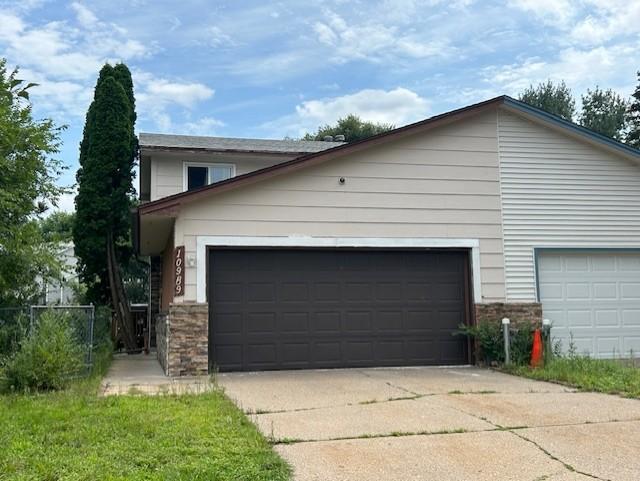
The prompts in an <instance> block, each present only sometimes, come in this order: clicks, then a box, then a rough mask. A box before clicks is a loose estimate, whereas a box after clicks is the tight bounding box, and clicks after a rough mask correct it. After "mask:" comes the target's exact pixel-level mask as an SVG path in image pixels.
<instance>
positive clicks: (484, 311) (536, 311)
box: [475, 302, 542, 325]
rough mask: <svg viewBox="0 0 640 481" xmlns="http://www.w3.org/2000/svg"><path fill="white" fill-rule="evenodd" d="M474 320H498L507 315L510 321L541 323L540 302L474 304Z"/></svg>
mask: <svg viewBox="0 0 640 481" xmlns="http://www.w3.org/2000/svg"><path fill="white" fill-rule="evenodd" d="M475 311H476V322H494V321H495V322H500V321H501V320H502V318H504V317H508V318H509V319H510V320H511V322H512V323H522V322H529V323H531V324H536V325H540V324H542V304H540V303H539V302H506V303H505V302H492V303H489V304H476V306H475Z"/></svg>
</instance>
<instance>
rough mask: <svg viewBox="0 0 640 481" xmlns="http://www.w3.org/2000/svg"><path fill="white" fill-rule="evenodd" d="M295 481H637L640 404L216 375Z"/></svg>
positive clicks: (442, 382) (485, 382) (371, 381)
mask: <svg viewBox="0 0 640 481" xmlns="http://www.w3.org/2000/svg"><path fill="white" fill-rule="evenodd" d="M218 383H219V384H220V385H221V386H223V388H224V389H225V392H226V393H227V395H228V396H229V397H230V398H231V399H233V400H234V401H235V402H236V403H237V404H238V406H240V407H241V408H242V409H243V410H244V411H245V412H246V413H247V414H249V415H250V417H251V419H252V420H253V421H254V422H255V423H256V425H257V426H258V427H259V428H260V430H261V431H262V432H263V433H264V434H265V435H266V436H267V437H268V438H269V439H270V440H272V441H273V443H274V444H275V448H276V450H277V451H278V452H279V453H280V454H281V455H282V456H283V457H284V458H285V459H286V460H287V461H288V462H289V463H290V464H291V465H292V466H293V468H294V472H295V479H296V480H300V481H307V480H332V481H338V480H343V481H347V480H348V481H351V480H358V481H368V480H371V481H382V480H402V481H410V480H438V481H447V480H452V481H461V480H477V481H482V480H526V481H534V480H537V481H541V480H552V481H570V480H593V479H594V478H595V479H603V480H630V481H631V480H633V481H637V480H638V479H640V456H638V454H639V453H640V401H637V400H631V399H622V398H619V397H616V396H609V395H605V394H595V393H579V392H575V391H574V390H572V389H568V388H565V387H562V386H559V385H555V384H549V383H542V382H537V381H530V380H526V379H522V378H518V377H514V376H509V375H505V374H500V373H496V372H493V371H488V370H483V369H477V368H472V367H460V368H401V369H392V368H389V369H345V370H327V371H283V372H261V373H233V374H220V375H219V376H218Z"/></svg>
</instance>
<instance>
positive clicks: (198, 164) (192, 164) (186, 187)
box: [182, 160, 236, 192]
mask: <svg viewBox="0 0 640 481" xmlns="http://www.w3.org/2000/svg"><path fill="white" fill-rule="evenodd" d="M189 167H207V185H211V184H212V183H213V182H211V172H212V169H211V168H212V167H230V168H231V177H235V176H236V164H231V163H225V162H191V161H189V160H184V161H183V162H182V192H187V191H188V190H189V177H188V175H187V174H188V172H189Z"/></svg>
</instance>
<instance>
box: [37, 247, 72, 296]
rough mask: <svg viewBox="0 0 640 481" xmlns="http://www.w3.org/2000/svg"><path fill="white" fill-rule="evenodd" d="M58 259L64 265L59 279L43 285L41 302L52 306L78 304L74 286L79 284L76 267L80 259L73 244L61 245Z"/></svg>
mask: <svg viewBox="0 0 640 481" xmlns="http://www.w3.org/2000/svg"><path fill="white" fill-rule="evenodd" d="M58 259H59V260H60V263H61V264H62V270H61V272H60V278H59V279H50V280H49V281H47V282H44V283H43V286H42V292H43V298H42V300H41V302H42V303H43V304H46V305H51V304H73V303H74V302H76V298H75V291H74V286H76V285H77V284H78V274H77V272H76V265H77V264H78V259H77V258H76V256H75V254H74V246H73V242H63V243H61V244H60V245H59V250H58Z"/></svg>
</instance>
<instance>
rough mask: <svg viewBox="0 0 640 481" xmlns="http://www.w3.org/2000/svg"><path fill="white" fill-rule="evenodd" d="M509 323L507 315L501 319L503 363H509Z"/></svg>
mask: <svg viewBox="0 0 640 481" xmlns="http://www.w3.org/2000/svg"><path fill="white" fill-rule="evenodd" d="M509 324H511V321H510V320H509V318H508V317H505V318H503V319H502V336H503V338H504V363H505V364H511V353H510V352H509Z"/></svg>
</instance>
